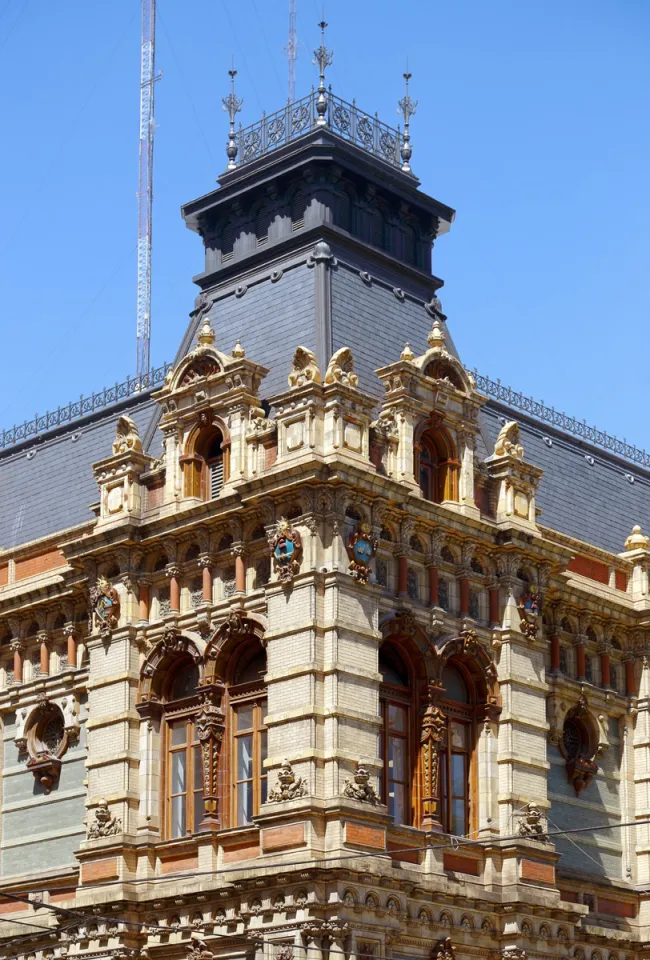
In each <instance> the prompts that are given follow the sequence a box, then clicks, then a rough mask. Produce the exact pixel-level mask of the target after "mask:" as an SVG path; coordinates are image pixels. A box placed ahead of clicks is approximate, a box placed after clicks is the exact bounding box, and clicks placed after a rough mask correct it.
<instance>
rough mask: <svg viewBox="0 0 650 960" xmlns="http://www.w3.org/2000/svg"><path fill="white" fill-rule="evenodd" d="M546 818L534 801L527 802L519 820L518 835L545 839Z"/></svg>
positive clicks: (530, 838)
mask: <svg viewBox="0 0 650 960" xmlns="http://www.w3.org/2000/svg"><path fill="white" fill-rule="evenodd" d="M547 830H548V827H547V825H546V818H545V817H544V814H543V813H542V811H541V809H540V808H539V807H538V806H537V804H536V803H533V801H531V802H530V803H527V804H526V806H525V807H524V809H523V811H522V816H521V819H520V821H519V836H520V837H526V838H527V839H528V840H542V841H545V840H546V833H547Z"/></svg>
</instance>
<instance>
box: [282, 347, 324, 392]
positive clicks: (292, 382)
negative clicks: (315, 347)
mask: <svg viewBox="0 0 650 960" xmlns="http://www.w3.org/2000/svg"><path fill="white" fill-rule="evenodd" d="M287 379H288V381H289V386H290V387H291V388H292V389H295V388H297V387H304V386H305V384H307V383H320V382H321V373H320V370H319V369H318V362H317V360H316V355H315V354H314V353H312V351H311V350H307V348H306V347H296V352H295V353H294V355H293V360H292V362H291V370H290V371H289V376H288V378H287Z"/></svg>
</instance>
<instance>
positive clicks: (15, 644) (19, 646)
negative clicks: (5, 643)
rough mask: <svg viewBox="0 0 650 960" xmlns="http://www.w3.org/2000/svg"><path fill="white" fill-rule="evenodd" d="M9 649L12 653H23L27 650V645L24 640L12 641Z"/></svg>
mask: <svg viewBox="0 0 650 960" xmlns="http://www.w3.org/2000/svg"><path fill="white" fill-rule="evenodd" d="M9 649H10V650H11V652H12V653H23V652H24V650H25V644H24V643H23V641H22V640H12V641H11V643H10V644H9Z"/></svg>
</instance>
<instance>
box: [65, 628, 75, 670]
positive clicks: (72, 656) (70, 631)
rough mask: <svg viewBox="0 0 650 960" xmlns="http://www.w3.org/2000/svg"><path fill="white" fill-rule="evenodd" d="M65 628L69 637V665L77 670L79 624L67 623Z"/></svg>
mask: <svg viewBox="0 0 650 960" xmlns="http://www.w3.org/2000/svg"><path fill="white" fill-rule="evenodd" d="M63 630H64V632H65V635H66V638H67V647H68V666H69V667H70V668H71V669H72V670H76V669H77V633H78V628H77V624H76V623H66V625H65V626H64V628H63Z"/></svg>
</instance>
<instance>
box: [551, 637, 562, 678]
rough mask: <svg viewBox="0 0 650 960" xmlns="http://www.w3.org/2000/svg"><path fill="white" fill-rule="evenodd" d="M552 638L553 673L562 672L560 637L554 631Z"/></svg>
mask: <svg viewBox="0 0 650 960" xmlns="http://www.w3.org/2000/svg"><path fill="white" fill-rule="evenodd" d="M550 640H551V673H559V672H560V638H559V637H558V635H557V633H553V635H552V636H551V638H550Z"/></svg>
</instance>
